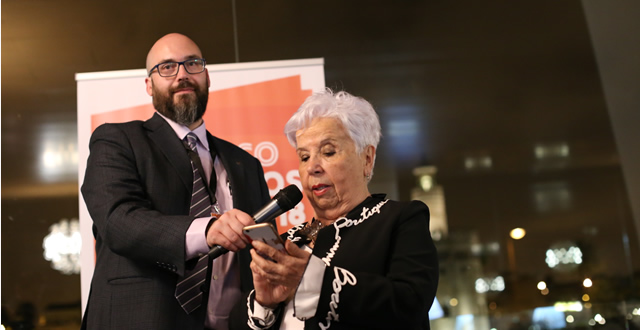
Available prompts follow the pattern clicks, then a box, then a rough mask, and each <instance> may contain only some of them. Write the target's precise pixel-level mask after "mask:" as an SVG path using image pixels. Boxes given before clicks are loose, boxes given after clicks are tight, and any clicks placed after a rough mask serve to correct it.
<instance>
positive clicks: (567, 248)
mask: <svg viewBox="0 0 640 330" xmlns="http://www.w3.org/2000/svg"><path fill="white" fill-rule="evenodd" d="M546 254H547V257H546V259H545V262H546V263H547V266H549V268H554V269H557V270H561V271H564V270H570V269H573V268H575V267H577V266H578V265H579V264H581V263H582V251H581V250H580V248H579V247H577V246H575V244H574V243H571V242H561V243H556V244H554V245H553V246H551V248H549V249H548V250H547V253H546Z"/></svg>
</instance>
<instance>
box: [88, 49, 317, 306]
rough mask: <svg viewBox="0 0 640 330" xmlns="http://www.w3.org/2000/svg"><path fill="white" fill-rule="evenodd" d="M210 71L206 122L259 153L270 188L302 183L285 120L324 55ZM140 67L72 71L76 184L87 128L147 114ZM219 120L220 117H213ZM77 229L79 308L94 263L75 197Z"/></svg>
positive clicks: (299, 212)
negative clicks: (75, 99)
mask: <svg viewBox="0 0 640 330" xmlns="http://www.w3.org/2000/svg"><path fill="white" fill-rule="evenodd" d="M207 69H208V71H209V75H210V78H211V87H210V88H209V104H208V106H207V113H206V114H205V116H204V119H205V122H207V129H208V130H209V131H210V132H211V133H212V134H214V135H216V136H218V137H220V138H222V139H225V140H228V141H230V142H233V143H235V144H237V145H239V146H241V147H242V148H243V149H245V150H247V151H248V152H249V153H251V154H253V155H255V156H256V157H257V158H258V159H260V160H261V162H262V164H263V167H264V170H265V178H266V180H267V183H268V184H269V189H270V191H271V195H274V194H275V193H276V192H277V191H278V190H280V189H282V188H283V187H284V186H286V185H289V184H296V185H298V187H300V180H299V176H298V170H297V168H298V164H297V162H298V161H297V156H296V154H295V150H294V149H293V148H292V147H291V146H290V145H289V144H288V142H287V140H286V138H285V137H284V134H283V128H284V124H285V123H286V121H287V120H288V118H289V117H290V116H291V115H292V114H293V113H294V112H295V111H296V110H297V108H298V107H299V106H300V104H302V102H303V101H304V99H305V98H306V97H307V96H309V95H311V93H312V92H317V91H321V90H322V89H324V86H325V82H324V60H323V59H322V58H315V59H302V60H284V61H269V62H249V63H236V64H216V65H207ZM146 76H147V72H146V70H145V69H139V70H126V71H109V72H91V73H78V74H76V81H77V84H78V182H79V183H80V185H82V182H83V181H84V173H85V169H86V163H87V158H88V156H89V139H90V137H91V133H92V132H93V130H94V129H95V128H96V127H97V126H99V125H100V124H102V123H105V122H124V121H129V120H146V119H148V118H150V117H151V116H152V115H153V112H154V110H153V107H152V105H151V98H150V97H149V95H147V93H146V91H145V84H144V79H145V77H146ZM217 123H220V124H217ZM79 197H80V198H79V204H80V232H81V236H82V252H81V257H80V263H81V274H80V278H81V292H82V311H83V313H84V309H85V307H86V303H87V298H88V295H89V288H90V283H91V277H92V276H93V270H94V265H95V250H94V237H93V233H92V223H93V222H92V220H91V217H90V216H89V213H88V211H87V207H86V205H85V203H84V200H83V198H82V194H80V196H79ZM311 214H312V212H311V207H310V206H309V204H308V202H307V201H306V199H303V202H302V203H300V204H298V206H296V208H295V209H294V210H292V211H290V212H289V213H287V214H285V215H283V216H281V217H280V218H279V220H278V228H279V230H280V232H283V231H285V230H287V229H288V228H290V227H291V226H293V225H296V224H299V223H302V222H304V221H305V220H306V219H308V218H310V217H311Z"/></svg>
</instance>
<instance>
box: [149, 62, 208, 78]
mask: <svg viewBox="0 0 640 330" xmlns="http://www.w3.org/2000/svg"><path fill="white" fill-rule="evenodd" d="M204 63H205V62H204V61H203V60H201V59H199V58H194V59H191V60H186V61H184V62H167V63H162V64H160V65H159V66H158V73H159V74H160V75H161V76H163V77H168V76H174V75H176V74H177V73H178V70H179V68H180V64H183V66H184V69H185V70H187V72H188V73H191V74H195V73H200V72H202V71H204V66H205V64H204Z"/></svg>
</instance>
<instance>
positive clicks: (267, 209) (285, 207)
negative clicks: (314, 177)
mask: <svg viewBox="0 0 640 330" xmlns="http://www.w3.org/2000/svg"><path fill="white" fill-rule="evenodd" d="M301 200H302V192H300V189H298V187H296V186H295V185H289V186H286V187H284V188H283V189H282V190H280V191H278V193H277V194H276V195H275V196H273V199H271V201H270V202H269V203H267V205H265V206H263V207H262V208H261V209H260V210H258V212H256V213H255V214H254V215H253V220H254V221H255V222H256V223H261V222H265V221H269V220H271V219H274V218H275V217H277V216H279V215H281V214H282V213H285V212H287V211H289V210H291V209H292V208H293V207H294V206H296V204H298V203H300V201H301ZM227 252H229V250H227V249H225V248H223V247H222V246H220V245H216V246H214V247H212V248H211V250H209V253H207V254H208V255H209V257H210V258H211V259H215V258H217V257H219V256H221V255H223V254H225V253H227Z"/></svg>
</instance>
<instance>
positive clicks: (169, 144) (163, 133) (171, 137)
mask: <svg viewBox="0 0 640 330" xmlns="http://www.w3.org/2000/svg"><path fill="white" fill-rule="evenodd" d="M144 127H145V128H146V129H147V130H148V131H149V138H150V139H151V140H152V141H153V142H155V144H156V146H157V147H158V149H160V150H161V152H162V153H163V154H164V156H165V157H166V158H167V159H168V160H169V163H171V165H172V166H173V167H174V168H175V170H176V172H177V173H178V176H179V177H180V180H181V181H182V182H183V183H184V185H185V187H186V188H187V191H191V189H192V188H193V172H192V170H191V162H190V161H189V157H188V156H187V153H186V151H185V149H184V145H183V144H182V141H180V139H178V138H177V136H176V133H175V132H174V131H173V129H172V128H171V126H169V124H167V122H166V121H165V120H164V119H163V118H162V117H160V115H158V114H157V113H154V114H153V117H151V119H149V120H147V121H146V122H145V123H144Z"/></svg>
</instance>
